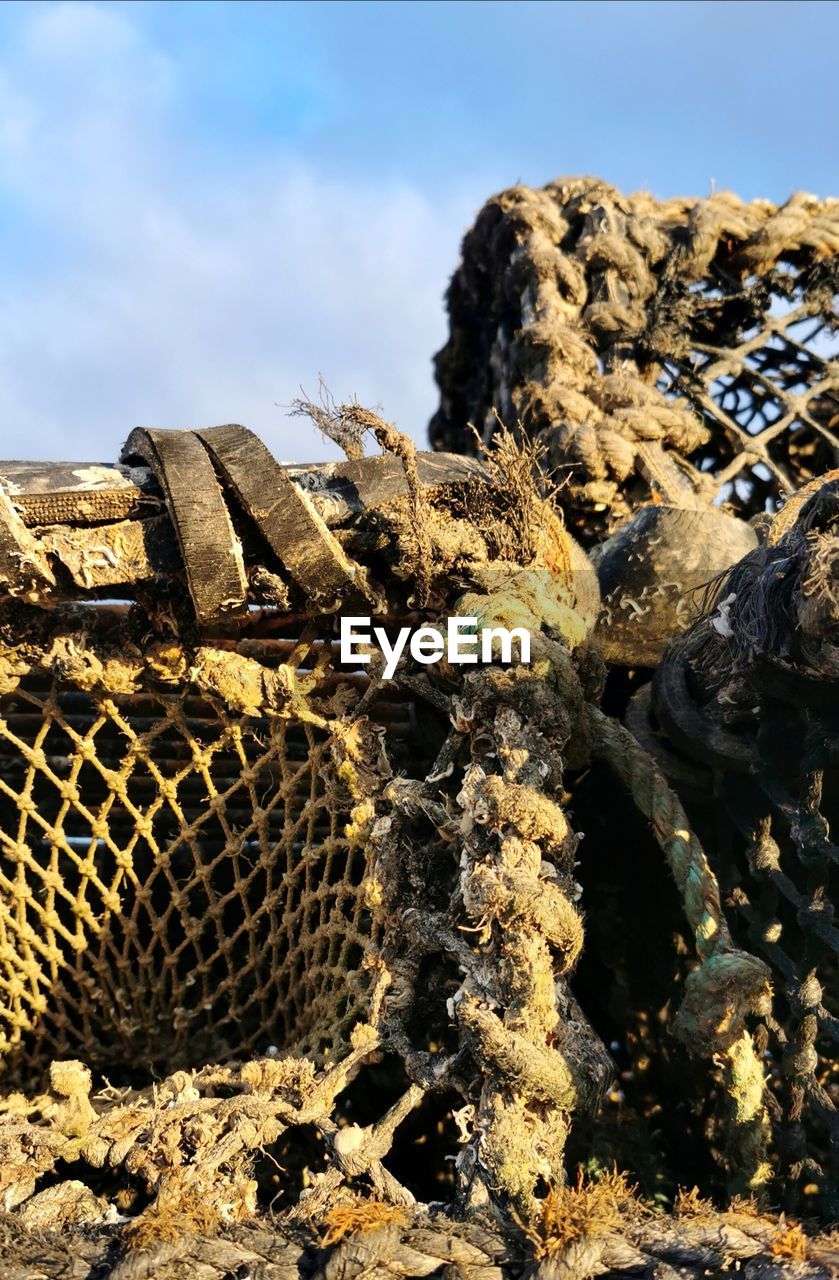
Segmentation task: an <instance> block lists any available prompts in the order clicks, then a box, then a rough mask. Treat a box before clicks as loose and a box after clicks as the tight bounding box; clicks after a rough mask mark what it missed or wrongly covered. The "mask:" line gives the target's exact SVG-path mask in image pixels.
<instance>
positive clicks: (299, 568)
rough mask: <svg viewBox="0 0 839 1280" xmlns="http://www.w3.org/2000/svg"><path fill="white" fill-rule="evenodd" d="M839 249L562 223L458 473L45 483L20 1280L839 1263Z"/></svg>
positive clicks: (471, 276)
mask: <svg viewBox="0 0 839 1280" xmlns="http://www.w3.org/2000/svg"><path fill="white" fill-rule="evenodd" d="M837 252H839V213H837V210H836V209H835V208H834V207H833V206H830V205H826V206H825V205H818V204H817V203H816V202H814V201H812V200H809V198H808V199H799V200H795V201H793V202H791V203H790V205H789V206H787V207H786V208H785V209H784V210H775V209H773V208H771V207H770V206H768V205H752V206H743V205H740V204H739V203H737V202H736V201H734V200H733V198H732V197H728V196H725V197H723V196H719V197H714V198H712V199H711V200H710V201H706V202H698V203H695V204H692V205H691V204H688V203H687V202H681V203H671V204H667V205H663V206H660V205H657V204H656V203H655V202H654V201H652V200H651V199H649V198H647V197H644V198H637V197H636V198H632V199H629V200H627V199H624V198H623V197H621V196H619V194H618V193H616V192H614V191H613V190H612V189H611V188H607V187H605V185H604V184H601V183H596V182H593V181H591V180H575V181H572V182H566V183H562V182H560V183H556V184H552V185H551V186H550V187H549V188H547V189H546V190H545V191H544V192H533V191H529V190H526V189H524V188H517V189H515V190H514V191H512V192H509V193H505V194H504V195H502V196H500V197H498V198H496V199H495V200H493V201H490V202H489V204H488V206H487V208H486V209H485V210H484V211H483V212H482V213H481V215H480V216H479V218H478V220H477V223H476V226H475V228H474V229H473V230H472V231H471V232H470V233H469V235H468V236H467V239H466V242H465V245H464V258H463V262H462V264H461V266H460V267H459V269H458V271H457V273H456V275H455V278H454V281H453V283H452V288H451V291H450V311H451V316H452V337H451V339H450V342H449V344H448V346H447V348H445V349H444V352H443V353H441V355H440V356H439V357H438V374H439V377H440V381H441V387H442V393H443V394H442V406H441V410H440V413H439V414H438V415H437V417H436V418H435V421H434V423H433V425H432V437H433V441H434V443H435V446H436V447H437V448H438V452H436V453H418V452H417V451H416V449H415V447H414V445H413V444H412V443H411V441H410V440H409V439H408V438H407V437H405V436H404V435H401V434H400V433H399V432H398V431H396V430H395V429H394V428H393V427H392V426H390V425H389V424H388V423H386V422H384V421H382V420H381V419H380V418H378V417H377V416H375V415H374V414H372V413H370V412H368V411H366V410H363V409H361V408H360V407H359V406H358V405H354V404H350V405H334V404H332V403H331V402H329V401H328V400H327V401H325V402H324V403H323V404H322V405H321V406H314V405H311V404H304V405H301V406H300V408H301V410H302V411H303V412H304V413H306V414H307V415H308V416H309V417H311V418H312V419H313V420H314V422H315V425H317V426H318V427H320V428H321V429H322V430H324V431H326V432H327V433H328V434H329V435H330V436H331V437H332V438H333V439H335V440H337V441H338V442H339V443H340V444H341V445H342V446H343V447H344V449H345V452H346V453H347V461H346V462H343V463H330V464H322V465H313V466H309V467H306V466H284V465H281V464H279V463H277V462H276V461H275V460H274V459H273V457H272V456H271V455H270V454H269V453H268V451H267V450H266V449H265V447H264V446H263V445H262V444H261V443H260V442H259V441H258V440H257V439H256V438H255V437H254V436H252V435H251V433H249V432H248V431H246V430H245V429H244V428H242V427H234V426H226V427H216V428H211V429H208V430H201V431H177V432H166V431H153V430H137V431H135V432H133V433H132V434H131V436H130V437H129V439H128V441H127V443H126V445H125V446H124V448H123V451H122V454H121V457H120V461H119V462H118V463H117V464H114V465H99V464H97V465H90V464H86V465H82V464H54V465H45V464H34V463H28V464H27V463H6V464H0V597H1V598H0V844H2V847H1V848H0V1071H2V1097H0V1192H2V1197H3V1207H4V1209H5V1214H4V1215H0V1259H2V1260H3V1262H4V1265H5V1267H6V1271H7V1272H8V1273H9V1274H10V1275H13V1276H17V1275H19V1276H21V1277H22V1276H24V1275H29V1274H31V1273H32V1270H33V1269H34V1267H35V1266H36V1265H37V1266H39V1267H40V1268H41V1272H40V1273H42V1274H49V1275H52V1274H56V1275H58V1274H62V1273H66V1272H69V1273H70V1274H75V1271H74V1268H75V1269H76V1270H77V1271H78V1273H79V1274H87V1273H88V1272H91V1273H94V1274H109V1273H110V1272H111V1271H113V1274H115V1275H122V1276H124V1277H127V1276H132V1277H133V1276H136V1275H147V1274H155V1275H160V1276H169V1275H171V1276H175V1275H181V1274H195V1275H201V1276H205V1275H206V1276H207V1277H210V1276H213V1277H214V1276H221V1275H227V1274H242V1275H244V1274H245V1273H247V1274H254V1275H256V1274H258V1275H260V1276H264V1277H265V1278H266V1280H268V1278H269V1277H274V1276H280V1275H282V1276H287V1275H297V1274H299V1273H300V1271H301V1269H302V1272H303V1273H305V1274H314V1273H316V1272H322V1273H323V1274H324V1275H334V1276H338V1275H344V1274H350V1273H351V1274H360V1273H361V1272H362V1271H370V1272H371V1273H372V1274H376V1275H380V1274H382V1273H385V1272H388V1273H392V1274H398V1275H403V1276H407V1275H432V1274H441V1275H442V1274H444V1273H445V1274H448V1275H456V1274H458V1273H460V1272H462V1273H464V1274H467V1273H469V1274H471V1273H473V1272H474V1275H475V1277H476V1280H477V1278H478V1277H480V1280H490V1277H499V1278H500V1277H501V1276H502V1275H507V1274H509V1275H514V1274H520V1273H521V1272H522V1271H523V1270H528V1269H534V1268H541V1269H542V1270H543V1271H544V1273H545V1274H551V1275H554V1274H556V1275H561V1276H566V1275H567V1276H569V1277H571V1276H584V1275H585V1276H590V1275H597V1274H606V1273H609V1274H617V1273H624V1272H627V1273H629V1272H631V1273H633V1274H647V1275H653V1274H658V1275H666V1274H672V1273H673V1272H672V1268H679V1269H680V1270H679V1274H683V1275H684V1274H691V1275H692V1274H696V1275H699V1274H707V1272H708V1270H709V1269H713V1268H714V1267H719V1268H722V1267H727V1266H728V1265H729V1264H731V1263H733V1262H735V1261H739V1262H744V1263H745V1262H747V1263H748V1265H749V1267H750V1269H751V1270H750V1274H751V1275H753V1276H755V1277H757V1276H760V1275H763V1274H765V1275H766V1276H770V1275H772V1276H776V1275H777V1274H778V1270H777V1268H778V1267H788V1268H789V1269H790V1274H795V1275H800V1276H812V1277H816V1276H826V1275H828V1274H830V1271H831V1268H832V1267H835V1265H836V1257H837V1251H836V1245H835V1240H833V1239H832V1238H831V1237H830V1236H827V1235H824V1234H823V1235H821V1236H818V1237H817V1236H816V1235H815V1234H813V1232H811V1231H810V1230H809V1228H808V1231H807V1232H805V1231H804V1230H802V1227H801V1226H799V1225H797V1224H795V1223H788V1222H785V1221H784V1220H779V1219H778V1218H777V1216H773V1214H772V1213H771V1212H770V1211H769V1207H770V1206H772V1205H775V1206H778V1205H781V1206H782V1207H784V1208H786V1209H787V1210H788V1211H793V1212H794V1213H796V1214H800V1215H804V1216H805V1217H808V1218H812V1219H813V1221H814V1222H815V1221H816V1220H820V1222H821V1225H822V1227H824V1226H825V1225H826V1224H828V1223H829V1222H830V1221H831V1220H832V1218H833V1216H834V1215H835V1199H836V1196H837V1182H836V1168H835V1164H834V1163H832V1162H833V1161H834V1158H835V1144H836V1137H837V1134H836V1126H835V1105H836V1089H837V1083H836V1080H835V1074H834V1073H835V1068H834V1066H833V1058H834V1054H833V1050H832V1047H831V1046H832V1045H833V1043H834V1042H835V1034H836V1021H835V1016H834V1014H833V1012H832V1009H833V1008H834V996H835V982H836V969H835V956H836V948H835V942H834V935H835V926H834V924H833V921H832V908H831V902H832V892H833V886H832V885H831V874H832V872H833V867H834V866H835V848H834V846H833V844H832V843H831V841H830V835H829V821H830V817H831V813H830V809H831V804H832V803H833V801H832V796H833V794H834V788H833V781H832V779H833V775H832V772H831V771H832V768H833V743H834V741H835V730H834V728H833V727H832V726H833V717H834V710H833V695H832V693H830V690H831V689H832V682H833V681H834V679H835V676H834V674H833V668H832V666H831V662H832V653H833V649H832V644H833V638H834V632H833V627H834V625H835V623H834V613H833V610H834V604H835V601H834V595H833V586H832V583H833V581H834V579H833V576H832V575H833V572H834V569H833V566H834V537H835V535H834V532H833V531H834V525H835V523H836V521H835V512H834V507H835V501H836V499H835V497H834V487H833V486H832V485H831V483H830V482H828V484H827V486H826V487H825V486H822V485H821V484H820V483H819V482H818V481H815V483H814V484H811V488H806V487H805V488H803V489H802V492H801V494H800V495H799V497H798V498H797V499H795V501H794V502H791V503H787V505H786V506H785V507H783V509H782V510H781V512H780V514H779V515H774V511H775V508H776V507H777V506H778V505H779V504H780V502H781V500H782V499H783V498H786V497H787V496H788V495H789V494H790V493H792V492H793V491H794V490H796V489H797V488H800V487H802V486H806V485H807V484H808V483H811V482H813V478H814V477H818V476H819V475H820V473H821V472H822V471H824V470H826V469H828V468H829V467H830V466H831V465H832V463H833V458H834V453H833V450H834V448H835V447H837V448H839V443H837V440H836V439H835V438H834V435H833V431H834V426H835V423H834V418H835V407H836V398H837V395H839V390H838V389H839V371H838V370H837V365H836V362H835V360H834V359H833V356H832V349H831V347H830V345H829V344H830V341H831V333H832V324H833V317H834V312H833V309H832V308H833V297H834V293H835V285H836V254H837ZM504 421H506V422H507V423H508V424H509V425H510V427H511V428H512V433H511V431H509V430H507V429H506V428H505V427H504V426H503V425H502V423H503V422H504ZM470 424H473V425H474V426H476V427H477V428H478V432H477V435H478V440H477V442H476V436H475V433H474V432H473V431H472V430H471V428H470ZM480 437H483V438H482V439H481V438H480ZM371 439H372V440H375V442H376V443H377V444H378V446H379V448H380V450H381V452H380V453H378V454H376V455H374V456H370V457H367V456H364V444H365V441H368V440H371ZM443 449H445V450H454V451H453V452H444V451H439V450H443ZM465 454H471V455H472V456H464V455H465ZM747 517H748V518H749V519H751V523H748V522H747ZM688 531H690V533H689V534H688ZM584 547H585V548H587V550H586V549H584ZM688 550H690V552H691V554H687V551H688ZM721 574H724V575H725V576H724V577H723V578H720V575H721ZM711 579H713V580H714V581H713V583H711V585H710V586H709V581H710V580H711ZM601 596H602V600H601ZM770 606H771V607H770ZM776 606H777V607H776ZM359 615H361V616H368V617H370V618H371V620H372V621H373V622H375V623H376V624H377V625H379V626H381V627H383V628H385V629H386V630H388V631H395V630H398V629H399V628H401V627H403V626H405V625H408V626H412V627H419V626H422V625H427V624H436V625H441V626H443V625H444V624H445V621H446V619H447V618H450V617H469V618H474V619H475V623H476V625H477V626H481V627H484V626H485V627H491V628H495V627H507V628H512V627H524V628H525V629H526V630H528V631H529V633H530V635H531V660H530V662H529V664H523V663H515V662H512V661H506V660H504V659H503V657H502V655H501V654H498V655H496V657H495V659H494V660H493V661H491V662H486V663H478V664H475V665H474V666H457V665H454V664H451V663H449V662H448V661H446V660H443V661H441V662H439V663H436V664H434V665H427V664H421V663H419V662H418V661H416V660H415V659H413V658H412V657H410V655H408V656H404V657H403V658H402V659H401V660H400V662H399V665H398V667H397V669H396V672H395V674H394V676H393V678H392V679H388V678H385V670H384V661H383V658H382V655H381V653H380V652H378V651H377V650H376V649H375V648H371V650H370V651H369V652H368V653H367V654H366V655H365V656H366V657H367V659H368V661H366V662H364V661H345V660H342V657H341V650H340V646H339V644H338V628H339V621H340V618H341V617H346V616H359ZM665 651H666V653H665ZM662 655H664V656H662ZM653 668H656V674H655V678H654V680H652V682H651V676H652V671H653ZM767 672H768V674H767ZM802 690H803V691H804V692H802ZM804 693H806V697H805V696H804ZM790 708H793V711H794V719H795V729H794V731H793V732H792V733H791V732H790V729H789V720H790V715H792V712H791V711H790ZM799 742H800V743H801V744H803V746H802V750H801V752H800V753H799V752H798V751H797V750H796V744H797V743H799ZM688 815H690V816H688ZM706 850H707V852H706ZM633 1187H634V1188H635V1189H634V1190H633ZM680 1188H681V1191H680ZM705 1197H711V1198H712V1199H713V1200H714V1201H715V1202H716V1205H717V1207H716V1208H715V1207H714V1204H713V1203H712V1202H711V1199H707V1198H705ZM721 1206H722V1207H721ZM15 1267H17V1270H14V1268H15ZM85 1268H86V1269H87V1270H85ZM62 1269H63V1270H62ZM237 1269H238V1270H237ZM669 1269H670V1270H669ZM4 1274H5V1273H4Z"/></svg>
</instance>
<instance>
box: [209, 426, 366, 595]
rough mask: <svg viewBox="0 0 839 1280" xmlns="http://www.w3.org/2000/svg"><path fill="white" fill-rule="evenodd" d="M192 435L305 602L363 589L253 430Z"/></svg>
mask: <svg viewBox="0 0 839 1280" xmlns="http://www.w3.org/2000/svg"><path fill="white" fill-rule="evenodd" d="M195 434H196V435H197V436H198V437H199V438H200V439H201V440H202V441H203V442H204V445H205V446H206V448H207V449H208V450H209V452H210V454H212V457H213V459H214V461H215V463H216V465H217V466H218V468H219V471H220V472H221V474H222V475H223V477H224V479H225V480H226V481H227V482H228V483H229V484H230V486H231V488H232V489H233V490H234V491H235V493H236V495H237V497H238V499H239V501H240V502H241V504H242V506H243V507H244V509H245V510H246V511H247V512H248V514H249V515H250V516H251V517H252V519H253V520H254V522H255V523H256V525H257V527H258V528H259V531H260V533H261V534H262V536H263V537H264V538H265V541H266V542H267V543H268V545H269V546H270V548H271V550H272V551H273V552H274V554H275V555H276V556H277V558H278V559H279V561H280V563H281V564H282V565H283V566H284V567H285V568H286V569H287V570H288V573H289V574H290V576H291V577H292V578H293V579H294V581H295V582H296V583H297V585H298V586H299V587H300V588H301V589H302V590H303V591H305V593H306V596H307V597H308V598H309V599H311V600H323V601H329V602H330V603H331V602H333V601H334V600H335V599H336V598H337V597H338V596H340V595H341V593H342V592H344V591H345V590H346V588H347V587H348V586H349V585H350V584H353V583H355V585H356V586H358V587H359V588H361V589H363V575H362V574H361V571H360V569H359V567H358V566H357V565H355V564H353V562H352V561H351V560H350V559H349V558H348V557H347V555H346V554H345V553H344V550H343V548H342V546H341V544H340V542H339V541H338V539H337V538H336V537H335V535H334V534H333V533H331V532H330V530H329V528H328V526H327V525H326V523H325V522H324V520H323V518H322V517H321V516H320V515H319V514H318V512H317V511H316V510H315V508H314V506H313V504H312V503H311V502H310V501H309V499H308V498H307V496H306V494H305V492H303V491H302V490H301V489H298V487H297V485H295V483H294V481H293V480H292V479H291V477H290V476H289V474H288V472H287V471H286V470H285V468H283V467H281V466H280V464H279V463H278V462H277V461H276V459H275V458H274V457H273V455H272V454H271V453H270V452H269V451H268V449H267V448H266V447H265V445H264V444H263V443H262V441H261V440H260V439H259V438H258V437H257V436H255V435H254V434H253V432H252V431H249V430H248V429H247V427H240V426H236V425H229V426H224V427H208V428H207V429H206V430H203V431H196V433H195Z"/></svg>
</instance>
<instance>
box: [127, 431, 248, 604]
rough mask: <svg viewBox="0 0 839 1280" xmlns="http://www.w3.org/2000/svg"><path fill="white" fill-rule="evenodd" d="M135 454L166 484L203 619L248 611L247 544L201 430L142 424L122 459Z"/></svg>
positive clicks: (191, 587) (194, 598) (192, 592)
mask: <svg viewBox="0 0 839 1280" xmlns="http://www.w3.org/2000/svg"><path fill="white" fill-rule="evenodd" d="M132 458H142V459H143V460H144V461H145V462H147V463H148V464H149V466H150V467H151V468H152V470H153V471H154V474H155V476H156V477H157V481H158V483H159V484H160V487H161V489H162V490H163V493H164V496H165V498H166V505H167V508H168V511H169V515H170V517H171V520H172V523H173V525H174V526H175V531H176V533H177V535H178V542H179V543H180V548H181V555H182V556H183V562H184V569H185V570H186V578H187V583H188V585H189V593H190V596H191V597H192V603H193V605H194V608H195V616H196V618H197V620H198V625H199V626H200V627H202V628H204V627H209V626H211V625H214V624H218V623H220V622H223V621H225V620H226V619H232V618H234V617H237V616H239V615H241V614H244V613H246V612H247V607H248V587H247V578H246V577H245V567H244V563H243V560H242V548H241V545H240V543H239V540H238V538H237V537H236V533H235V531H234V529H233V525H232V523H231V520H230V515H229V514H228V510H227V506H226V504H225V501H224V497H223V495H222V491H221V487H220V485H219V482H218V480H217V478H216V474H215V471H214V469H213V464H212V462H211V461H210V458H209V456H208V454H207V450H206V449H205V448H204V446H203V445H202V443H201V441H200V440H199V439H198V436H197V434H196V433H195V432H193V431H157V430H151V429H149V428H146V427H138V428H137V429H136V430H135V431H132V432H131V435H130V436H129V437H128V440H127V441H126V444H125V447H124V448H123V451H122V458H121V460H122V461H123V462H125V461H128V460H129V459H132Z"/></svg>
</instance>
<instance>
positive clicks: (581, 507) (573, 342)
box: [431, 178, 839, 545]
mask: <svg viewBox="0 0 839 1280" xmlns="http://www.w3.org/2000/svg"><path fill="white" fill-rule="evenodd" d="M837 255H839V202H837V201H836V200H826V201H819V200H817V199H816V198H815V197H813V196H810V195H805V194H798V195H795V196H793V197H792V198H791V199H790V200H788V201H787V203H786V204H784V205H782V206H775V205H772V204H770V203H769V202H767V201H755V202H753V203H751V204H749V203H744V202H742V201H740V200H738V199H737V198H736V197H735V196H734V195H732V194H731V193H730V192H716V193H714V194H713V195H711V196H709V197H707V198H706V199H703V200H697V199H690V200H687V199H685V200H682V199H679V200H661V201H660V200H655V199H654V198H653V197H652V196H650V195H649V194H648V193H646V192H640V193H638V194H636V195H630V196H626V195H623V194H622V193H621V192H619V191H617V190H616V189H615V188H614V187H611V186H609V185H608V184H607V183H605V182H600V181H598V180H596V179H592V178H560V179H557V180H556V181H555V182H551V183H549V184H548V185H547V186H546V187H544V188H542V189H541V190H534V189H532V188H530V187H523V186H518V187H512V188H511V189H509V190H508V191H504V192H502V193H501V194H499V195H497V196H493V197H492V199H490V200H489V201H488V202H487V203H486V205H485V206H484V208H483V209H482V210H481V212H480V213H479V215H478V217H477V219H476V221H475V224H474V226H473V227H472V228H471V230H470V231H469V232H468V233H467V235H466V237H465V239H464V242H463V250H462V260H461V263H460V265H459V267H458V269H457V270H456V272H455V274H454V276H453V278H452V282H451V286H450V288H449V292H448V310H449V322H450V336H449V340H448V342H447V343H446V345H445V346H444V347H443V348H442V350H441V351H440V352H439V353H438V355H437V358H436V370H437V381H438V383H439V386H440V408H439V410H438V412H437V414H436V415H435V417H434V419H433V421H432V423H431V434H432V439H433V440H434V443H435V445H436V446H437V447H438V448H443V449H462V450H465V451H467V452H468V451H469V450H471V449H472V448H474V436H473V433H472V427H471V424H475V426H477V427H478V428H479V429H480V430H482V431H483V433H484V435H485V436H489V435H491V433H492V432H493V431H494V430H496V429H497V421H498V417H500V418H501V419H503V420H504V421H505V422H507V423H508V424H509V425H511V426H513V425H514V424H516V423H519V424H520V425H521V428H522V429H523V430H524V431H526V432H527V433H528V434H530V435H531V436H534V437H537V438H538V439H539V440H541V441H542V443H543V445H544V447H545V450H546V455H547V458H548V460H549V462H550V464H551V465H552V467H553V468H554V469H555V471H556V474H557V479H561V480H562V481H563V484H562V486H561V488H560V494H559V497H560V501H561V503H562V505H563V507H564V509H565V511H566V515H567V517H568V519H569V522H570V526H571V528H572V531H573V532H575V533H577V534H579V536H580V537H581V538H582V539H583V540H584V541H585V542H586V544H587V545H592V544H593V543H596V542H598V541H600V540H601V539H602V538H603V537H604V536H605V535H607V534H609V533H610V532H612V530H613V528H614V526H615V525H616V523H617V522H619V521H620V520H622V519H624V518H625V517H626V516H628V515H630V514H631V513H632V512H633V511H634V510H636V508H637V507H638V506H639V505H642V504H644V503H646V502H649V501H650V498H651V497H653V498H655V499H656V500H657V501H661V500H664V501H666V502H670V503H671V504H672V505H675V506H689V505H691V504H692V503H695V502H697V501H700V502H705V501H708V502H717V503H719V502H725V503H728V504H730V509H731V510H732V512H734V513H735V514H739V515H741V516H743V517H745V518H749V517H752V516H754V515H757V514H759V513H762V512H764V511H767V510H768V511H772V510H774V509H775V508H776V506H777V504H778V502H779V500H780V499H781V498H782V497H783V496H784V495H788V494H789V493H790V492H792V491H794V490H795V489H796V488H798V486H800V485H801V484H803V483H805V482H806V481H808V480H810V479H812V478H813V477H815V476H818V475H820V474H821V473H823V472H825V471H827V470H830V469H831V468H833V467H835V466H836V465H837V450H838V449H839V360H837V355H838V354H839V346H838V345H837V333H836V293H837V282H839V257H837Z"/></svg>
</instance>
